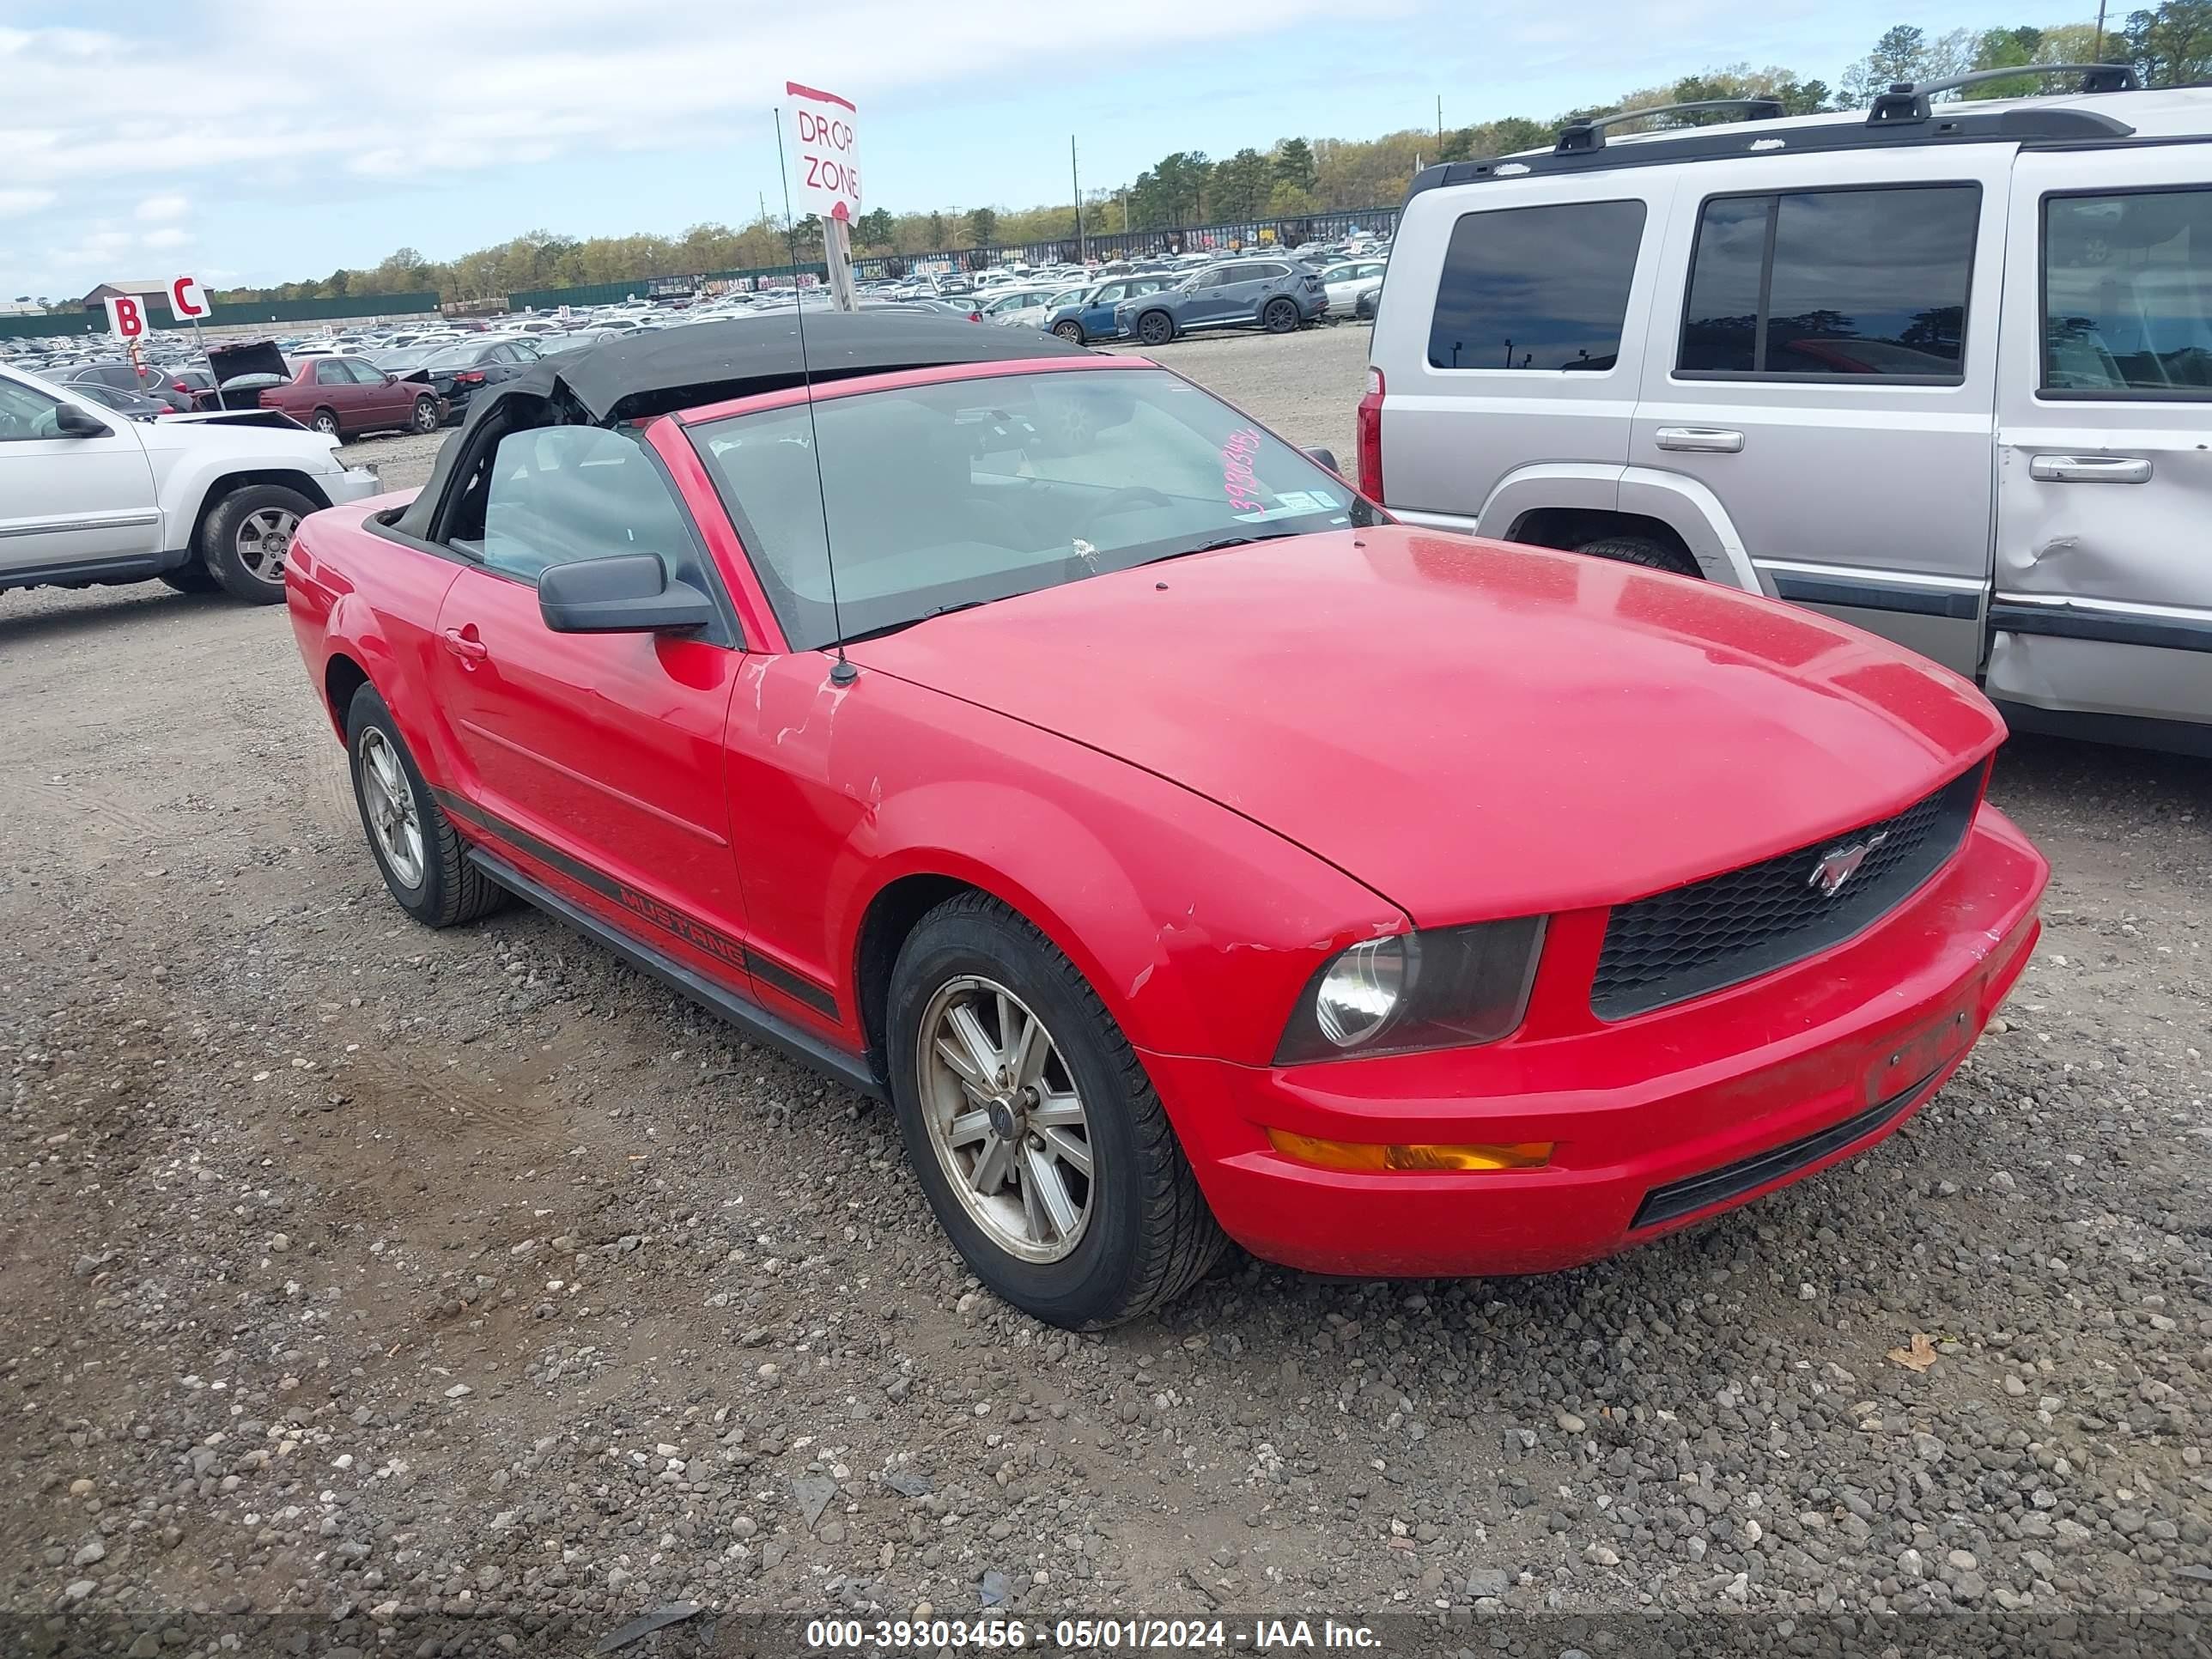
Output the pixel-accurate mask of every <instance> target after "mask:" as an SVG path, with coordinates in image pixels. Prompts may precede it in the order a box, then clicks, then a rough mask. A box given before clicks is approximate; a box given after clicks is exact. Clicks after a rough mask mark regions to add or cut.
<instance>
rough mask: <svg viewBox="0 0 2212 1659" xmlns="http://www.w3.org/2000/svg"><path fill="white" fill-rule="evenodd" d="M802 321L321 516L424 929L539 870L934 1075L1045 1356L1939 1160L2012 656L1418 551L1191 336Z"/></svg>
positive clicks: (848, 319)
mask: <svg viewBox="0 0 2212 1659" xmlns="http://www.w3.org/2000/svg"><path fill="white" fill-rule="evenodd" d="M795 320H796V319H751V320H744V321H733V322H730V323H725V324H714V325H702V326H699V327H696V328H690V329H684V330H680V331H668V332H666V333H664V334H660V335H657V336H653V337H646V338H641V339H637V340H632V341H620V342H614V343H608V344H606V345H604V346H599V347H595V348H592V349H588V350H586V351H583V352H579V353H576V354H574V355H573V356H565V357H562V358H559V359H556V360H548V361H546V362H543V363H541V364H539V365H538V366H536V367H535V368H532V370H531V371H530V372H529V373H528V374H525V375H524V376H522V377H520V379H518V380H515V381H513V382H510V383H509V384H508V385H507V386H503V387H500V388H497V389H496V390H495V391H494V392H489V393H487V394H486V395H484V396H483V397H482V398H479V399H478V402H477V407H476V408H475V410H472V411H471V416H470V419H469V421H468V423H467V424H466V425H465V427H464V428H462V429H461V430H460V431H459V432H458V433H457V434H456V435H454V436H453V438H451V439H450V440H448V441H447V446H446V448H445V450H444V452H443V453H441V457H440V459H439V463H438V467H437V471H436V472H435V475H434V476H433V477H432V479H431V482H430V483H429V484H428V486H427V487H426V488H425V489H423V490H422V492H421V494H420V495H417V496H416V497H414V498H413V499H412V500H411V501H410V500H407V499H406V498H403V497H385V498H381V499H380V500H376V501H368V502H365V503H356V504H355V505H353V506H350V507H343V508H334V509H332V510H331V511H328V512H325V513H318V514H316V515H315V516H314V517H313V518H312V519H310V520H308V521H307V524H306V525H305V526H304V527H303V529H302V531H301V534H300V536H299V538H298V539H297V540H296V541H295V544H294V545H293V548H292V550H291V556H290V557H289V561H288V562H287V565H286V582H287V586H288V591H289V601H290V606H291V615H292V619H293V623H294V627H295V631H296V633H297V636H298V640H299V644H300V648H301V653H302V654H303V656H304V658H305V659H306V663H307V671H308V676H309V678H310V680H311V682H312V684H313V687H314V690H315V692H316V694H317V696H319V698H320V699H321V700H322V701H323V702H324V703H325V709H326V713H327V714H328V717H329V719H330V721H331V726H332V729H333V730H334V731H335V732H337V735H338V737H339V738H341V740H342V741H343V742H344V743H345V744H346V745H347V747H348V750H349V757H350V761H351V768H352V774H353V778H354V782H355V788H356V796H357V798H358V800H359V804H360V808H361V815H362V823H363V825H364V828H365V829H366V832H367V835H368V842H369V846H370V848H371V851H372V853H373V854H374V859H375V860H376V862H377V865H378V866H379V868H380V871H381V872H382V874H383V877H384V879H385V882H386V886H387V887H388V889H389V890H390V891H391V893H392V896H393V897H394V898H395V899H396V900H397V901H398V903H399V904H400V905H401V906H402V908H404V909H406V910H407V911H408V912H409V913H410V915H413V916H415V917H416V919H417V920H419V921H423V922H425V923H427V924H428V925H430V926H433V927H444V926H448V925H451V924H453V923H456V922H461V921H468V920H471V919H472V918H474V917H476V916H478V915H483V914H484V913H486V912H487V911H489V909H491V908H494V907H495V905H496V904H497V903H499V902H501V900H502V899H503V898H504V897H505V896H507V894H509V893H513V894H519V895H520V896H523V897H525V898H526V899H527V900H529V901H530V902H532V903H535V904H537V905H539V906H541V907H542V908H545V909H547V910H549V911H550V912H552V913H553V914H555V915H558V916H561V917H562V918H565V919H566V920H567V921H568V922H570V923H571V924H572V925H574V927H577V928H579V929H580V930H582V931H583V932H585V933H588V934H590V935H592V937H594V938H596V939H599V940H600V941H602V942H603V943H605V944H606V945H609V946H610V947H611V948H612V949H614V950H615V951H618V952H619V953H621V954H622V955H623V956H624V957H627V958H628V959H629V961H630V962H632V963H635V964H637V965H639V966H640V967H641V968H643V969H646V970H647V971H648V972H649V973H652V974H653V975H657V976H658V977H659V978H660V979H661V980H662V981H665V983H667V984H668V985H670V986H671V987H675V988H677V989H679V990H681V991H683V992H684V993H685V994H689V995H690V996H692V997H695V998H696V999H698V1000H701V1001H702V1002H704V1003H706V1004H707V1005H708V1006H711V1007H713V1008H714V1009H716V1010H717V1011H719V1012H721V1013H722V1014H723V1015H725V1016H726V1018H730V1019H731V1020H732V1021H733V1022H735V1023H736V1024H738V1026H740V1027H741V1028H742V1029H744V1030H746V1031H747V1032H748V1033H749V1034H750V1035H752V1036H756V1037H757V1038H759V1039H761V1040H763V1041H765V1042H770V1043H773V1044H775V1045H778V1046H780V1047H781V1048H783V1049H784V1050H785V1051H787V1053H790V1054H794V1055H797V1056H799V1057H800V1058H802V1059H804V1060H805V1061H807V1062H808V1063H810V1064H811V1065H814V1066H818V1067H820V1068H821V1069H823V1070H824V1071H826V1072H827V1073H829V1074H831V1075H832V1076H834V1077H836V1078H839V1079H842V1080H844V1081H846V1082H848V1084H850V1085H852V1086H853V1087H854V1088H855V1089H858V1090H861V1091H866V1092H869V1093H872V1094H875V1095H878V1096H884V1097H888V1098H889V1100H890V1103H891V1104H892V1106H893V1108H894V1109H895V1111H896V1115H897V1118H898V1121H899V1124H900V1127H901V1131H902V1134H903V1136H904V1138H905V1140H906V1144H907V1148H908V1157H909V1159H910V1161H911V1163H912V1164H913V1166H914V1168H915V1172H916V1174H917V1176H918V1177H919V1179H920V1181H921V1185H922V1188H923V1190H924V1192H925V1194H927V1198H928V1200H929V1202H930V1204H931V1206H933V1209H934V1211H935V1212H936V1214H937V1216H938V1218H939V1221H940V1222H941V1223H942V1225H944V1227H945V1231H947V1233H948V1234H949V1235H950V1236H951V1239H952V1241H953V1243H955V1244H956V1245H957V1248H958V1249H959V1250H960V1252H961V1254H962V1255H963V1256H964V1257H965V1258H966V1260H967V1261H968V1263H969V1266H970V1267H972V1268H973V1269H974V1271H975V1273H977V1274H978V1275H979V1276H980V1277H981V1278H982V1279H984V1280H985V1281H986V1282H987V1284H989V1285H991V1286H992V1288H993V1289H994V1290H995V1291H997V1292H998V1293H999V1294H1000V1295H1001V1296H1003V1297H1006V1298H1007V1299H1008V1300H1010V1301H1012V1302H1013V1303H1015V1304H1018V1306H1020V1307H1022V1308H1023V1309H1024V1310H1027V1311H1029V1312H1030V1313H1031V1314H1033V1315H1035V1316H1036V1317H1038V1318H1040V1319H1043V1320H1048V1321H1051V1322H1055V1323H1059V1324H1062V1325H1068V1326H1077V1327H1080V1326H1093V1325H1098V1324H1103V1323H1109V1322H1114V1321H1115V1320H1119V1319H1124V1318H1127V1317H1130V1316H1133V1315H1136V1314H1139V1313H1141V1312H1143V1311H1145V1310H1147V1309H1150V1308H1152V1307H1155V1306H1157V1305H1158V1304H1160V1303H1162V1302H1164V1300H1166V1299H1167V1298H1169V1297H1173V1296H1174V1295H1176V1294H1177V1293H1178V1292H1179V1291H1182V1289H1183V1288H1184V1287H1186V1286H1187V1285H1189V1284H1191V1283H1192V1282H1193V1281H1194V1279H1197V1278H1198V1277H1199V1276H1200V1274H1202V1273H1204V1272H1205V1271H1206V1268H1207V1267H1208V1266H1209V1265H1210V1264H1211V1263H1212V1261H1213V1260H1214V1259H1215V1257H1216V1255H1217V1253H1218V1249H1219V1248H1220V1246H1221V1243H1222V1241H1223V1238H1224V1236H1225V1235H1226V1236H1227V1237H1231V1238H1233V1239H1235V1240H1237V1242H1238V1243H1242V1244H1243V1245H1244V1246H1246V1247H1247V1248H1249V1249H1251V1250H1252V1251H1253V1252H1255V1254H1257V1255H1261V1256H1264V1257H1267V1258H1268V1259H1270V1260H1273V1261H1282V1262H1286V1263H1290V1264H1291V1265H1294V1266H1297V1267H1305V1268H1310V1269H1313V1270H1316V1271H1322V1272H1328V1273H1390V1274H1439V1273H1452V1274H1457V1273H1525V1272H1534V1271H1541V1270H1546V1269H1551V1268H1558V1267H1567V1266H1571V1265H1572V1264H1575V1263H1578V1262H1583V1261H1589V1260H1591V1259H1593V1258H1595V1257H1598V1256H1601V1255H1606V1254H1607V1253H1608V1252H1611V1251H1614V1250H1617V1249H1621V1248H1623V1247H1624V1246H1626V1245H1630V1244H1633V1243H1638V1242H1639V1241H1642V1240H1644V1239H1648V1238H1651V1237H1657V1236H1658V1235H1660V1234H1662V1233H1664V1232H1666V1231H1668V1230H1670V1229H1673V1228H1675V1227H1679V1226H1681V1225H1685V1224H1686V1223H1689V1222H1692V1221H1694V1220H1696V1219H1697V1218H1700V1217H1704V1216H1707V1215H1711V1214H1712V1213H1715V1212H1718V1211H1720V1210H1723V1209H1725V1208H1728V1207H1729V1206H1734V1205H1736V1204H1740V1203H1742V1202H1744V1201H1746V1200H1749V1199H1752V1198H1754V1197H1756V1196H1758V1195H1759V1194H1762V1193H1765V1192H1767V1191H1769V1190H1771V1189H1772V1188H1775V1187H1778V1186H1779V1185H1781V1184H1783V1183H1784V1182H1790V1181H1793V1180H1796V1179H1797V1178H1799V1177H1801V1176H1805V1175H1807V1174H1808V1173H1811V1172H1813V1171H1814V1170H1820V1169H1821V1168H1824V1167H1826V1165H1828V1164H1832V1163H1834V1162H1835V1161H1837V1160H1838V1159H1839V1158H1845V1157H1848V1156H1850V1154H1852V1153H1854V1152H1858V1151H1860V1150H1863V1148H1865V1147H1867V1146H1870V1145H1872V1144H1873V1143H1874V1142H1875V1141H1877V1140H1879V1139H1881V1138H1882V1137H1883V1136H1885V1135H1887V1133H1890V1132H1891V1131H1892V1130H1893V1129H1894V1128H1896V1127H1897V1126H1898V1125H1899V1123H1900V1122H1901V1121H1904V1119H1905V1117H1906V1116H1907V1115H1910V1114H1911V1112H1912V1111H1913V1110H1914V1109H1916V1108H1917V1107H1918V1106H1919V1105H1920V1104H1921V1103H1923V1101H1925V1100H1926V1099H1927V1098H1928V1097H1929V1096H1930V1095H1931V1094H1933V1093H1934V1092H1935V1091H1936V1089H1937V1088H1938V1087H1939V1086H1940V1085H1942V1082H1943V1081H1944V1079H1946V1078H1947V1077H1948V1076H1949V1074H1950V1073H1951V1072H1952V1070H1953V1068H1954V1067H1955V1066H1957V1065H1958V1064H1959V1062H1960V1060H1961V1059H1962V1058H1963V1057H1964V1056H1965V1054H1966V1051H1967V1049H1968V1048H1970V1047H1971V1046H1972V1043H1973V1042H1974V1040H1975V1038H1976V1036H1978V1034H1979V1032H1980V1031H1981V1030H1982V1028H1983V1026H1984V1024H1985V1023H1986V1022H1987V1020H1988V1019H1989V1018H1990V1014H1991V1012H1992V1011H1993V1010H1994V1009H1995V1008H1996V1006H1997V1004H1998V1003H1999V1001H2000V1000H2002V998H2003V997H2004V995H2005V994H2006V993H2007V992H2008V990H2009V989H2010V988H2011V987H2012V985H2013V983H2014V981H2015V979H2016V978H2017V977H2018V975H2020V973H2021V969H2022V968H2023V966H2024V965H2025V964H2026V963H2027V958H2028V954H2029V951H2030V950H2031V948H2032V946H2033V942H2034V940H2035V939H2036V936H2037V932H2038V926H2039V924H2038V921H2037V918H2036V906H2037V901H2038V897H2039V894H2040V893H2041V891H2042V889H2043V885H2044V882H2045V876H2046V873H2047V872H2046V866H2045V863H2044V861H2043V860H2042V859H2041V858H2040V857H2039V855H2038V854H2037V853H2036V851H2035V849H2034V848H2033V847H2032V846H2031V845H2029V843H2028V842H2027V840H2026V839H2025V838H2024V837H2023V836H2021V834H2020V832H2019V831H2018V830H2017V829H2015V828H2014V827H2013V826H2012V824H2011V823H2008V821H2007V820H2006V819H2005V817H2003V816H2002V814H2001V813H1999V812H1998V811H1996V809H1995V808H1993V807H1991V806H1990V805H1987V804H1986V802H1985V801H1984V799H1983V785H1984V780H1985V777H1986V775H1987V772H1988V769H1989V763H1990V754H1991V752H1992V751H1993V750H1995V749H1996V746H1997V744H1998V743H1999V742H2000V741H2001V739H2002V737H2003V735H2004V729H2003V726H2002V724H2001V723H2000V721H1999V720H1998V718H1997V716H1996V713H1995V711H1994V710H1993V709H1992V708H1990V704H1989V703H1988V702H1985V701H1984V699H1983V697H1982V696H1981V695H1980V694H1979V693H1978V691H1977V690H1975V689H1974V687H1973V686H1972V684H1969V683H1968V682H1967V681H1966V680H1964V679H1961V678H1959V677H1958V676H1956V675H1954V674H1952V673H1950V672H1948V671H1946V670H1944V669H1942V668H1940V667H1937V666H1936V665H1932V664H1930V663H1928V662H1926V661H1923V660H1922V659H1919V658H1917V657H1915V656H1911V655H1910V654H1908V653H1905V652H1904V651H1902V650H1900V649H1899V648H1897V647H1894V646H1892V645H1889V644H1887V643H1886V642H1885V641H1881V640H1878V639H1875V638H1874V637H1872V636H1871V635H1866V634H1863V633H1861V632H1859V631H1857V629H1852V628H1850V627H1847V626H1845V625H1844V624H1842V623H1836V622H1832V621H1830V620H1828V619H1827V618H1825V617H1817V616H1813V615H1809V614H1808V613H1807V612H1805V611H1799V610H1795V609H1791V608H1789V607H1785V606H1784V605H1778V604H1776V603H1772V602H1770V601H1768V600H1765V599H1759V598H1757V597H1754V596H1751V595H1747V594H1744V593H1741V592H1735V591H1733V590H1729V589H1725V588H1722V587H1718V586H1712V585H1709V584H1705V583H1700V582H1696V581H1692V580H1685V579H1683V578H1680V577H1676V576H1673V575H1669V574H1664V573H1662V572H1657V571H1652V570H1647V569H1643V568H1636V567H1632V566H1627V565H1622V564H1618V563H1614V562H1608V561H1604V560H1596V559H1589V558H1584V557H1582V556H1577V555H1574V554H1569V553H1558V552H1553V551H1549V550H1544V549H1541V548H1535V547H1527V546H1511V545H1505V544H1497V543H1486V542H1481V541H1476V540H1472V539H1468V538H1459V537H1455V536H1449V535H1443V534H1437V533H1433V532H1427V531H1422V530H1415V529H1409V528H1404V527H1401V526H1397V525H1395V524H1394V523H1392V522H1390V521H1389V518H1388V515H1387V514H1386V513H1383V510H1382V509H1381V508H1379V507H1375V506H1373V505H1372V504H1370V503H1369V502H1368V501H1364V500H1363V499H1362V498H1360V497H1359V496H1358V495H1357V494H1356V493H1355V492H1354V491H1352V489H1350V487H1349V486H1347V485H1346V483H1344V482H1343V481H1342V480H1341V479H1340V477H1338V476H1337V475H1336V473H1335V472H1334V470H1333V465H1322V464H1321V459H1320V458H1314V457H1309V456H1307V455H1304V454H1302V453H1299V452H1298V451H1297V450H1295V449H1293V448H1292V447H1290V446H1289V445H1288V444H1286V443H1284V442H1283V441H1280V440H1279V439H1277V438H1275V437H1273V436H1272V435H1269V434H1267V432H1265V431H1263V430H1262V429H1261V428H1260V427H1259V426H1258V425H1257V424H1256V423H1255V422H1252V421H1250V420H1249V418H1247V417H1246V416H1243V415H1242V414H1241V413H1239V412H1238V411H1237V410H1234V409H1232V408H1231V407H1230V406H1228V405H1227V404H1223V403H1221V402H1220V401H1219V400H1218V399H1217V398H1213V397H1212V396H1211V395H1210V394H1209V393H1207V392H1204V391H1202V390H1200V388H1198V387H1197V386H1193V385H1191V384H1190V383H1188V381H1185V380H1182V379H1181V378H1180V377H1178V376H1176V375H1175V374H1171V373H1170V372H1169V371H1168V370H1165V369H1164V368H1158V367H1157V366H1155V365H1153V364H1152V363H1149V362H1145V361H1144V360H1142V359H1139V358H1133V357H1116V356H1095V355H1093V354H1091V353H1089V352H1086V351H1084V350H1082V349H1078V348H1076V347H1073V346H1070V345H1067V344H1066V343H1062V342H1060V341H1058V340H1056V339H1054V338H1053V337H1050V336H1047V335H1042V334H1013V333H1010V332H1009V331H1000V330H991V329H976V328H973V327H970V326H969V325H966V324H965V323H963V322H958V321H956V320H952V319H945V320H942V321H940V320H939V319H933V318H927V317H918V316H902V315H891V314H884V313H877V314H871V313H862V314H860V315H857V316H843V315H836V314H829V313H823V314H820V315H817V316H813V317H810V318H808V319H805V355H802V349H801V346H800V344H799V337H798V332H797V331H796V329H795V328H794V327H793V322H794V321H795ZM810 380H811V387H810V385H809V384H808V382H809V381H810ZM833 551H834V570H833V566H832V562H831V554H832V552H833Z"/></svg>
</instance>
